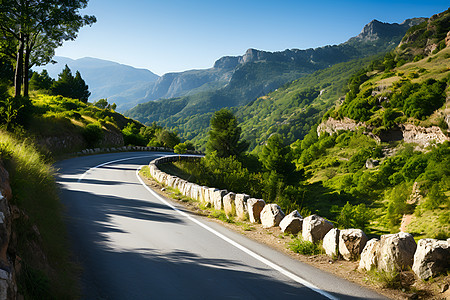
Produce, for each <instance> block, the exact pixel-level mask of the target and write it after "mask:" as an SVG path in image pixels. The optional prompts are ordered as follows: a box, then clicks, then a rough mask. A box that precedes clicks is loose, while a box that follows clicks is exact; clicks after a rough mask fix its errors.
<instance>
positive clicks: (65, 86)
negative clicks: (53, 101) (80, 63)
mask: <svg viewBox="0 0 450 300" xmlns="http://www.w3.org/2000/svg"><path fill="white" fill-rule="evenodd" d="M50 90H51V93H52V95H61V96H63V97H68V98H73V99H78V100H80V101H82V102H84V103H86V102H87V100H88V98H89V96H90V95H91V93H90V92H89V87H88V86H87V85H86V83H85V82H84V80H83V78H81V74H80V72H78V71H77V72H76V75H75V77H73V75H72V72H71V71H70V69H69V67H68V66H67V65H66V67H65V68H64V70H63V71H62V72H61V73H60V74H59V75H58V80H56V81H55V82H53V84H52V86H51V88H50Z"/></svg>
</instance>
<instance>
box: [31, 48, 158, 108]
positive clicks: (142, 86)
mask: <svg viewBox="0 0 450 300" xmlns="http://www.w3.org/2000/svg"><path fill="white" fill-rule="evenodd" d="M53 60H54V61H56V63H55V64H48V65H45V66H42V67H35V68H33V69H34V71H37V72H41V71H42V70H43V69H46V70H47V71H48V73H49V75H50V76H51V77H53V78H55V79H57V78H58V74H59V73H61V71H62V69H63V68H64V66H65V65H68V66H69V68H70V69H71V70H72V72H73V73H75V72H76V71H77V70H78V71H80V73H81V76H82V77H83V79H84V80H85V81H86V83H87V84H88V85H89V91H90V92H91V96H90V98H89V99H90V101H91V102H93V101H97V100H98V99H101V98H108V101H109V102H110V103H113V102H115V103H116V104H117V110H119V111H121V110H124V109H127V108H130V107H131V106H127V105H129V104H128V102H130V99H138V98H142V97H144V96H145V91H146V90H147V89H148V87H149V86H152V85H153V84H154V83H155V82H156V81H157V80H158V79H159V76H158V75H156V74H154V73H152V72H151V71H149V70H146V69H137V68H134V67H131V66H127V65H123V64H119V63H116V62H112V61H108V60H102V59H97V58H91V57H85V58H80V59H76V60H73V59H70V58H67V57H61V56H55V57H54V59H53Z"/></svg>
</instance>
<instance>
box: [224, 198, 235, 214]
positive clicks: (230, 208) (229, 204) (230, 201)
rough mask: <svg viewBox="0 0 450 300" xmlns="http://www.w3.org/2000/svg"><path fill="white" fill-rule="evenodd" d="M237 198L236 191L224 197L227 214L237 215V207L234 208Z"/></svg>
mask: <svg viewBox="0 0 450 300" xmlns="http://www.w3.org/2000/svg"><path fill="white" fill-rule="evenodd" d="M235 198H236V194H235V193H231V192H230V193H228V194H226V195H225V196H224V197H223V210H224V211H225V214H226V215H227V217H230V216H234V215H235V211H236V210H235V208H234V200H235Z"/></svg>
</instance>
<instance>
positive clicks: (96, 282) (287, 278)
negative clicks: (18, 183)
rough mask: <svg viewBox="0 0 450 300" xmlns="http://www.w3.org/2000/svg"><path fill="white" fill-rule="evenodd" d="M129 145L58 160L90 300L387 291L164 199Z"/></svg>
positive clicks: (356, 295) (358, 295) (144, 158)
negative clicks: (337, 274) (341, 275)
mask: <svg viewBox="0 0 450 300" xmlns="http://www.w3.org/2000/svg"><path fill="white" fill-rule="evenodd" d="M166 154H167V153H158V152H125V153H113V154H100V155H92V156H84V157H77V158H72V159H67V160H64V161H60V162H58V163H56V164H55V167H56V168H57V169H58V175H57V182H58V184H59V185H60V189H61V201H62V203H63V204H64V206H65V218H66V223H67V226H68V231H69V237H70V241H71V245H72V248H73V252H74V256H75V259H76V260H77V261H78V262H79V263H80V265H81V266H82V268H83V273H82V277H81V282H82V298H83V299H362V298H364V299H385V298H384V297H383V296H381V295H379V294H377V293H375V292H373V291H371V290H368V289H365V288H362V287H360V286H358V285H356V284H353V283H351V282H348V281H346V280H344V279H341V278H338V277H335V276H333V275H331V274H329V273H326V272H323V271H321V270H318V269H316V268H314V267H311V266H309V265H306V264H303V263H301V262H299V261H296V260H293V259H291V258H290V257H288V256H286V255H284V254H282V253H279V252H278V251H276V250H274V249H272V248H270V247H267V246H265V245H261V244H259V243H257V242H255V241H253V240H250V239H248V238H246V237H244V236H242V235H240V234H238V233H236V232H234V231H230V230H228V229H226V228H224V227H222V226H221V225H219V224H217V223H216V222H211V221H210V220H208V219H207V218H204V217H199V216H197V215H194V214H191V213H190V212H188V211H186V210H185V209H184V208H183V207H182V206H180V205H178V204H177V203H174V202H172V201H171V200H169V199H164V198H161V197H160V196H159V195H157V194H156V193H154V192H153V191H151V190H150V189H149V188H148V187H147V186H145V185H144V184H143V182H142V181H141V180H140V178H139V177H138V176H137V170H138V169H139V168H140V167H141V166H142V165H146V164H148V163H149V161H151V160H153V159H155V158H158V157H161V156H164V155H166Z"/></svg>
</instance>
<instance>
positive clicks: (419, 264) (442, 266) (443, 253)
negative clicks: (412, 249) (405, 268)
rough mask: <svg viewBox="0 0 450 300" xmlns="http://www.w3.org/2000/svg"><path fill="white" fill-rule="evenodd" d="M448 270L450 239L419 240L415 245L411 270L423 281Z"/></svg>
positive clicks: (449, 266)
mask: <svg viewBox="0 0 450 300" xmlns="http://www.w3.org/2000/svg"><path fill="white" fill-rule="evenodd" d="M449 269H450V239H448V240H446V241H439V240H435V239H421V240H419V242H418V243H417V250H416V253H415V254H414V263H413V266H412V270H413V271H414V273H416V275H417V276H418V277H419V278H420V279H423V280H426V279H428V278H430V277H432V276H436V275H439V274H441V273H445V272H447V271H448V270H449Z"/></svg>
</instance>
